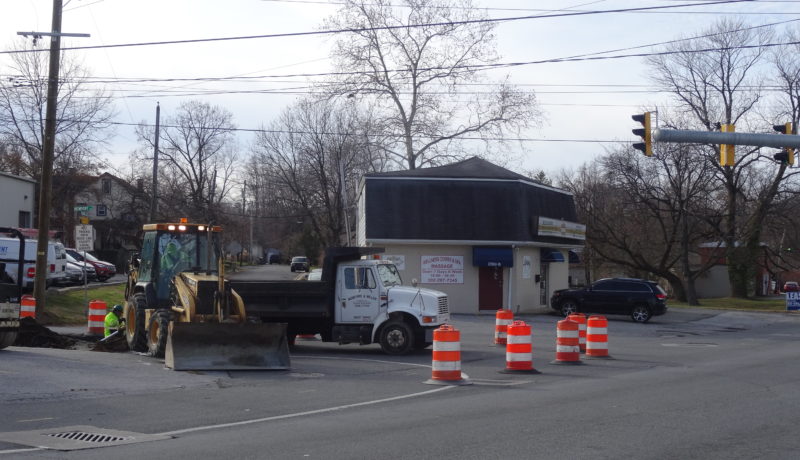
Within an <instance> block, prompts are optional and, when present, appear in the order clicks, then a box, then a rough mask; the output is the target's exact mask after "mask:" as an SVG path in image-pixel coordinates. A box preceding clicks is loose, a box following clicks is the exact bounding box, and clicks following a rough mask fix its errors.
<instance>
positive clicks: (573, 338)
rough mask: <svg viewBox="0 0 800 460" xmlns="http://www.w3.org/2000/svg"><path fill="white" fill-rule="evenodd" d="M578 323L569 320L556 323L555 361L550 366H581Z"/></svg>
mask: <svg viewBox="0 0 800 460" xmlns="http://www.w3.org/2000/svg"><path fill="white" fill-rule="evenodd" d="M578 330H579V327H578V323H576V322H575V321H572V320H570V319H564V320H561V321H559V322H558V326H557V329H556V359H555V361H552V362H551V364H583V363H582V362H581V348H580V345H578V337H579V332H578Z"/></svg>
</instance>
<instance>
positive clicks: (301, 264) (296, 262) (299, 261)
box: [289, 257, 308, 272]
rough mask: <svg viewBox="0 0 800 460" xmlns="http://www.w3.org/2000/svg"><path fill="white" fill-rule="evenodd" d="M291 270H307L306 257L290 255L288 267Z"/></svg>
mask: <svg viewBox="0 0 800 460" xmlns="http://www.w3.org/2000/svg"><path fill="white" fill-rule="evenodd" d="M289 268H290V269H291V270H292V271H293V272H294V271H297V270H302V271H304V272H307V271H308V258H306V257H292V265H291V267H289Z"/></svg>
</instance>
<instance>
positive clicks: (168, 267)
mask: <svg viewBox="0 0 800 460" xmlns="http://www.w3.org/2000/svg"><path fill="white" fill-rule="evenodd" d="M217 243H218V238H217V235H216V234H212V236H211V251H212V253H211V254H210V257H209V253H208V235H207V234H205V233H196V232H191V233H171V232H159V236H158V240H157V243H156V244H157V246H156V251H157V253H156V254H157V260H158V277H159V283H158V292H157V296H158V298H159V299H166V298H168V297H169V286H170V281H171V280H172V277H173V276H175V275H177V274H178V273H180V272H182V271H190V270H197V271H212V272H216V271H217V258H216V257H217V255H216V253H217V247H218V246H217Z"/></svg>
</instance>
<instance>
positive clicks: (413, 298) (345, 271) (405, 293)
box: [334, 259, 450, 347]
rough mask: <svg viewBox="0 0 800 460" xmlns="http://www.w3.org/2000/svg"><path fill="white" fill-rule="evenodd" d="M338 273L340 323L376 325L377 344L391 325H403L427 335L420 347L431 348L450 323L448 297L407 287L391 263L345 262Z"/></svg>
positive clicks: (337, 288)
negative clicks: (439, 331) (435, 333)
mask: <svg viewBox="0 0 800 460" xmlns="http://www.w3.org/2000/svg"><path fill="white" fill-rule="evenodd" d="M337 270H338V272H337V274H336V293H335V296H336V308H335V309H334V310H335V315H336V323H337V324H351V325H355V324H370V325H372V326H373V328H372V331H373V342H380V341H381V335H386V332H385V328H386V326H387V325H389V324H391V323H393V322H394V321H399V322H404V323H406V324H407V325H408V326H409V327H411V328H412V329H414V330H421V331H424V336H423V335H421V334H418V335H417V338H416V342H417V343H416V345H417V346H418V347H423V346H427V345H429V344H430V343H431V342H432V341H433V329H434V328H435V327H438V326H441V325H442V324H445V323H447V322H449V321H450V311H449V306H448V305H447V294H445V293H444V292H441V291H436V290H433V289H425V288H417V287H411V286H403V285H402V279H401V278H400V273H399V272H398V270H397V267H396V266H395V265H394V264H393V263H391V262H389V261H383V260H376V259H362V260H354V261H350V262H342V263H340V264H339V266H338V268H337ZM420 328H424V329H420ZM382 331H384V332H383V334H382V333H381V332H382ZM390 335H391V334H390Z"/></svg>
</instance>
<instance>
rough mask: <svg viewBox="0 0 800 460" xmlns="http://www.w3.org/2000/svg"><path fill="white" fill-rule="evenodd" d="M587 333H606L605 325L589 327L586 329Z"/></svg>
mask: <svg viewBox="0 0 800 460" xmlns="http://www.w3.org/2000/svg"><path fill="white" fill-rule="evenodd" d="M587 334H589V335H608V328H607V327H594V326H593V327H590V328H589V329H588V330H587Z"/></svg>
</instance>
